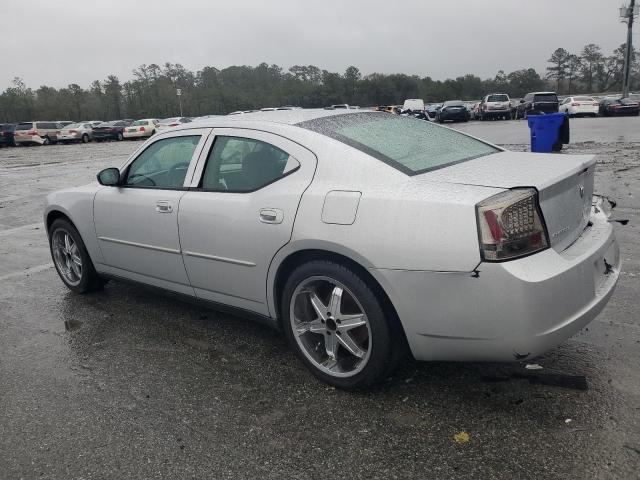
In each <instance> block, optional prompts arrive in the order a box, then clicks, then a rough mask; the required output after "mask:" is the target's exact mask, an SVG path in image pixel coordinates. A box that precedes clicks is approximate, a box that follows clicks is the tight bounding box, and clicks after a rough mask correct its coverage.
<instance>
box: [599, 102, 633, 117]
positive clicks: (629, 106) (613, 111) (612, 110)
mask: <svg viewBox="0 0 640 480" xmlns="http://www.w3.org/2000/svg"><path fill="white" fill-rule="evenodd" d="M598 113H599V114H600V115H602V116H605V117H613V116H616V115H640V103H638V101H637V100H632V99H631V98H603V99H602V100H601V101H600V106H599V107H598Z"/></svg>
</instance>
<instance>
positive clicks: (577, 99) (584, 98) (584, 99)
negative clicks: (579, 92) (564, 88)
mask: <svg viewBox="0 0 640 480" xmlns="http://www.w3.org/2000/svg"><path fill="white" fill-rule="evenodd" d="M573 99H574V100H575V101H576V102H594V101H595V100H594V99H593V98H591V97H573Z"/></svg>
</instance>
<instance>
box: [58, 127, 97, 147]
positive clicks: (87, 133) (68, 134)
mask: <svg viewBox="0 0 640 480" xmlns="http://www.w3.org/2000/svg"><path fill="white" fill-rule="evenodd" d="M92 135H93V126H92V125H91V124H90V123H82V122H80V123H72V124H70V125H67V126H65V127H63V128H62V130H60V133H59V134H58V141H60V142H62V143H79V142H82V143H89V142H90V141H91V138H92Z"/></svg>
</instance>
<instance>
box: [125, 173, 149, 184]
mask: <svg viewBox="0 0 640 480" xmlns="http://www.w3.org/2000/svg"><path fill="white" fill-rule="evenodd" d="M139 177H141V178H142V179H143V181H147V182H149V183H150V184H151V185H150V186H152V187H155V186H156V182H154V181H153V178H151V177H147V176H146V175H143V174H142V173H134V174H133V175H131V176H130V177H129V178H127V184H128V185H140V183H141V182H138V181H137V180H135V179H137V178H139Z"/></svg>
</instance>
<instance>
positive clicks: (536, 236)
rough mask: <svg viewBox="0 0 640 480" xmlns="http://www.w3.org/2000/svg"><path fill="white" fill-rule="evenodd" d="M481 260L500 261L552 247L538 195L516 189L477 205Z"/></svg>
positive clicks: (532, 189)
mask: <svg viewBox="0 0 640 480" xmlns="http://www.w3.org/2000/svg"><path fill="white" fill-rule="evenodd" d="M476 211H477V221H478V238H479V239H480V252H481V255H482V259H483V260H484V261H488V262H500V261H505V260H512V259H514V258H518V257H522V256H525V255H530V254H532V253H535V252H538V251H540V250H544V249H546V248H548V247H549V240H548V235H547V231H546V228H545V226H544V222H543V220H542V212H541V211H540V205H539V203H538V192H537V191H536V190H535V189H534V188H514V189H512V190H509V191H507V192H503V193H499V194H498V195H494V196H493V197H490V198H488V199H486V200H484V201H483V202H480V203H479V204H478V205H476Z"/></svg>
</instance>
